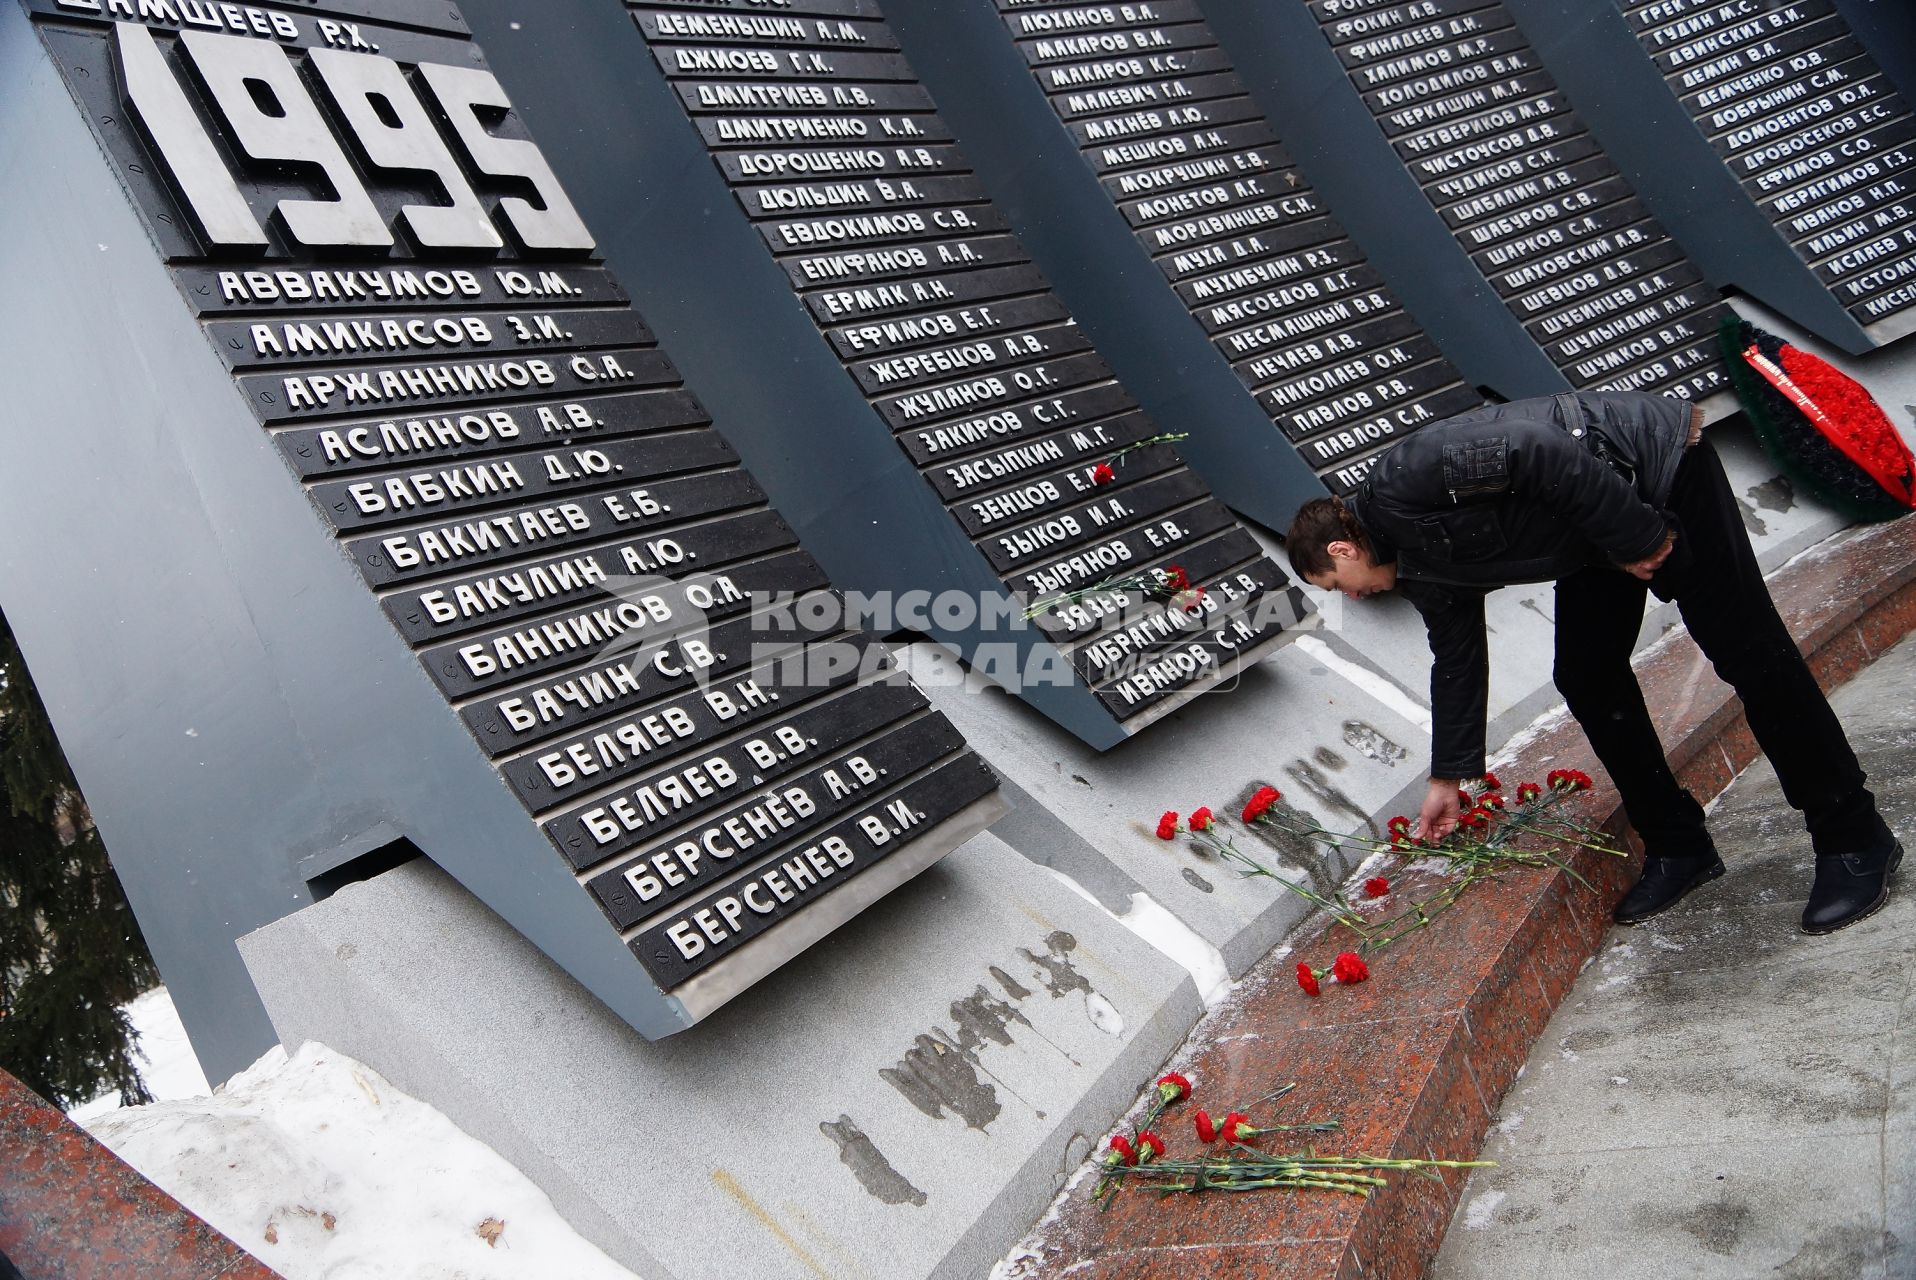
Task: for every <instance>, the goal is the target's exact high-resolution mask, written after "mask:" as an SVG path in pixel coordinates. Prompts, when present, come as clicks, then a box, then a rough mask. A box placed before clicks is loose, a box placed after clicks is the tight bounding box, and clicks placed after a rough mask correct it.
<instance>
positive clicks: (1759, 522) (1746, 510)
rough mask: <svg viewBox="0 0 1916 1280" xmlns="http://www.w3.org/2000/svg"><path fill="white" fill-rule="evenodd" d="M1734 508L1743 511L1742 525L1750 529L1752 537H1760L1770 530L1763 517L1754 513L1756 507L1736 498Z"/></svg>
mask: <svg viewBox="0 0 1916 1280" xmlns="http://www.w3.org/2000/svg"><path fill="white" fill-rule="evenodd" d="M1736 509H1737V510H1738V511H1740V512H1742V513H1743V527H1744V528H1745V529H1748V530H1749V531H1750V536H1751V537H1752V538H1760V537H1762V536H1763V535H1764V534H1766V533H1768V532H1769V531H1770V527H1769V526H1768V525H1766V524H1764V523H1763V517H1762V516H1759V515H1758V514H1756V508H1755V507H1753V506H1751V505H1750V504H1749V502H1747V501H1746V500H1744V499H1742V498H1738V499H1737V500H1736Z"/></svg>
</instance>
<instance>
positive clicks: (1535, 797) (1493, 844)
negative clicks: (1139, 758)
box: [1157, 769, 1621, 996]
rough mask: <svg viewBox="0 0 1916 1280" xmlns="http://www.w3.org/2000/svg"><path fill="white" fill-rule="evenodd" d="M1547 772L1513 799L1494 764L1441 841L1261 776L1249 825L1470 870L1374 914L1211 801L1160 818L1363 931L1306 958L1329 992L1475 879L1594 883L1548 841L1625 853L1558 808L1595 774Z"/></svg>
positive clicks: (1385, 889) (1165, 831)
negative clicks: (1533, 877) (1334, 824)
mask: <svg viewBox="0 0 1916 1280" xmlns="http://www.w3.org/2000/svg"><path fill="white" fill-rule="evenodd" d="M1545 781H1546V783H1547V784H1548V787H1549V789H1548V790H1547V791H1546V790H1545V789H1544V787H1542V786H1539V785H1538V784H1537V783H1535V782H1523V783H1519V784H1518V786H1517V790H1516V797H1517V798H1516V803H1515V804H1514V805H1512V804H1511V803H1510V802H1509V801H1507V800H1506V799H1505V798H1504V796H1503V793H1502V790H1501V783H1500V782H1499V780H1498V778H1497V777H1496V775H1495V774H1486V775H1485V776H1484V778H1483V779H1482V780H1481V782H1479V783H1474V784H1472V785H1473V786H1477V787H1479V788H1480V790H1479V791H1478V792H1477V794H1476V795H1474V796H1473V795H1472V794H1471V793H1470V792H1469V791H1464V790H1460V791H1459V792H1458V793H1457V794H1458V798H1459V801H1460V803H1462V804H1463V805H1464V806H1465V807H1464V809H1463V812H1461V813H1460V814H1459V815H1458V829H1457V830H1456V831H1454V832H1452V833H1451V834H1450V835H1448V836H1446V837H1444V838H1443V839H1442V840H1436V841H1426V840H1422V839H1418V838H1416V837H1413V836H1412V835H1411V820H1410V819H1409V818H1407V817H1404V816H1403V815H1401V814H1399V815H1397V816H1396V817H1393V818H1391V819H1390V821H1389V822H1387V823H1386V824H1385V832H1386V836H1387V838H1386V839H1376V838H1373V837H1368V836H1360V835H1347V834H1343V833H1339V832H1335V831H1331V830H1329V829H1327V828H1325V827H1323V826H1320V825H1319V824H1318V823H1316V822H1315V821H1313V820H1312V819H1311V818H1309V817H1308V816H1306V815H1304V814H1302V813H1300V812H1299V811H1297V810H1295V809H1291V808H1285V809H1281V810H1280V809H1278V808H1277V807H1276V806H1277V803H1278V801H1280V800H1281V799H1283V796H1282V794H1281V793H1280V792H1279V791H1278V790H1277V788H1275V787H1270V786H1260V787H1259V788H1258V789H1257V790H1256V792H1254V793H1253V794H1252V796H1251V798H1250V800H1249V802H1247V803H1246V804H1245V806H1244V811H1243V815H1242V816H1243V820H1244V822H1245V824H1246V825H1251V826H1255V825H1257V824H1260V823H1262V824H1263V825H1265V826H1267V827H1270V828H1271V829H1272V830H1274V831H1276V832H1279V833H1282V834H1284V835H1286V836H1290V837H1304V838H1307V839H1310V840H1315V841H1317V842H1318V843H1320V844H1324V845H1326V846H1328V847H1330V848H1332V849H1346V848H1348V849H1352V850H1356V851H1358V852H1360V853H1378V852H1383V851H1386V850H1391V851H1395V852H1397V853H1400V854H1404V855H1407V856H1408V857H1410V858H1412V859H1419V858H1425V859H1439V860H1442V861H1444V862H1446V863H1448V864H1449V865H1450V866H1451V867H1452V868H1454V869H1455V870H1456V871H1458V872H1461V874H1454V875H1452V876H1450V877H1449V878H1448V879H1447V881H1446V883H1445V884H1444V886H1443V887H1442V888H1441V889H1440V890H1439V891H1438V892H1437V893H1435V894H1433V895H1432V896H1430V897H1428V898H1425V899H1424V900H1422V901H1410V902H1409V903H1408V905H1407V906H1406V907H1405V908H1404V909H1403V910H1401V911H1399V912H1397V914H1395V915H1393V916H1390V917H1387V918H1384V919H1376V920H1372V919H1366V918H1365V917H1364V916H1363V915H1362V914H1361V913H1359V911H1358V910H1357V908H1356V907H1355V906H1353V905H1352V904H1351V902H1350V900H1349V899H1348V898H1346V897H1345V896H1344V893H1343V892H1342V891H1341V890H1340V891H1335V892H1332V893H1331V894H1330V895H1328V896H1326V895H1324V894H1321V893H1319V892H1317V890H1315V889H1313V888H1312V887H1310V885H1309V884H1308V883H1307V882H1304V881H1301V880H1293V879H1289V878H1287V877H1285V876H1282V875H1279V874H1278V873H1277V872H1276V871H1275V870H1273V869H1272V868H1270V867H1268V866H1266V865H1265V864H1264V863H1262V862H1260V861H1259V860H1258V859H1256V858H1255V857H1252V856H1251V855H1249V854H1247V853H1245V852H1243V851H1242V850H1240V849H1239V848H1238V847H1237V844H1236V842H1235V841H1234V840H1232V839H1231V838H1230V837H1228V836H1226V835H1224V834H1223V833H1222V832H1221V831H1220V830H1218V825H1217V821H1216V817H1215V815H1214V814H1212V812H1211V811H1210V809H1209V808H1208V807H1201V808H1199V809H1197V810H1196V811H1195V812H1193V813H1192V815H1191V822H1190V826H1189V827H1188V828H1186V827H1183V826H1180V825H1179V822H1178V815H1177V812H1176V811H1175V810H1172V811H1168V812H1166V813H1165V815H1164V816H1163V817H1162V818H1161V819H1159V821H1158V828H1157V834H1158V838H1159V839H1161V840H1172V839H1175V838H1176V837H1177V835H1178V834H1179V833H1180V832H1184V833H1187V834H1189V835H1190V836H1191V837H1192V838H1193V839H1194V840H1196V841H1197V842H1198V843H1199V844H1201V845H1203V846H1204V847H1205V848H1206V849H1208V850H1210V851H1211V852H1212V853H1214V854H1216V855H1217V856H1218V858H1219V860H1220V861H1223V862H1227V863H1231V864H1233V865H1235V866H1236V867H1237V869H1238V872H1239V873H1240V874H1241V875H1245V876H1263V877H1266V878H1269V879H1272V880H1276V881H1277V882H1278V883H1279V884H1281V885H1283V886H1284V887H1285V888H1286V889H1287V890H1289V891H1290V892H1292V893H1295V894H1297V895H1298V896H1299V897H1301V898H1304V899H1305V900H1306V901H1308V902H1311V903H1312V904H1314V905H1316V906H1319V907H1323V908H1324V909H1325V910H1326V911H1328V912H1329V913H1330V915H1331V917H1332V918H1333V919H1334V920H1335V921H1336V922H1337V923H1338V924H1339V925H1341V926H1343V927H1344V928H1346V929H1348V930H1349V931H1350V932H1351V933H1352V934H1354V935H1356V938H1357V947H1356V949H1355V950H1352V951H1346V952H1343V953H1342V954H1340V955H1339V956H1338V957H1337V958H1336V960H1335V961H1333V962H1332V964H1331V966H1330V967H1329V968H1327V969H1319V968H1315V967H1313V966H1312V965H1310V964H1308V963H1305V962H1299V963H1298V965H1297V971H1296V972H1297V985H1298V987H1299V989H1301V990H1302V991H1303V992H1304V993H1305V994H1306V995H1310V996H1318V995H1322V994H1323V985H1322V984H1323V980H1324V979H1325V978H1330V979H1332V980H1333V981H1335V982H1337V983H1339V984H1341V985H1346V986H1348V985H1352V984H1354V983H1359V982H1364V981H1367V980H1369V978H1370V976H1371V972H1370V965H1369V963H1368V961H1367V960H1366V959H1365V957H1367V956H1372V955H1375V954H1376V953H1377V952H1379V951H1382V950H1383V949H1384V948H1385V947H1388V946H1389V945H1390V944H1392V943H1393V942H1396V941H1398V940H1399V939H1400V938H1403V937H1404V936H1406V935H1407V934H1409V933H1410V932H1411V931H1413V930H1415V929H1421V928H1424V927H1426V926H1428V925H1429V924H1430V923H1431V921H1432V919H1433V918H1434V917H1435V916H1436V915H1437V914H1439V913H1440V912H1442V911H1443V910H1444V909H1445V908H1447V907H1449V906H1451V905H1452V904H1453V903H1455V902H1456V901H1457V899H1458V898H1459V897H1460V896H1462V894H1463V893H1464V892H1465V891H1467V890H1468V889H1469V888H1470V887H1471V886H1473V885H1475V884H1479V883H1481V882H1483V881H1485V880H1492V879H1495V878H1496V877H1497V876H1498V875H1500V874H1502V873H1503V872H1504V871H1505V870H1508V869H1510V868H1512V867H1546V866H1547V867H1555V868H1556V869H1558V870H1560V871H1563V872H1564V873H1566V874H1567V875H1569V876H1570V877H1571V878H1572V879H1573V880H1575V881H1576V882H1577V883H1579V884H1581V885H1583V886H1584V887H1586V888H1589V887H1590V885H1589V882H1588V881H1587V880H1585V879H1584V878H1583V877H1582V876H1581V875H1579V874H1578V873H1577V871H1576V870H1575V869H1574V868H1572V867H1571V866H1570V865H1569V864H1568V863H1566V862H1565V861H1563V859H1562V858H1561V857H1560V856H1558V854H1557V853H1555V852H1553V851H1552V849H1551V848H1550V847H1549V846H1551V845H1556V846H1561V845H1565V844H1569V845H1577V846H1581V847H1583V848H1587V849H1591V850H1594V851H1596V852H1599V853H1607V854H1611V855H1614V856H1620V854H1621V851H1620V850H1618V849H1617V848H1615V847H1614V846H1613V845H1612V844H1611V843H1610V842H1609V840H1608V838H1607V837H1605V836H1604V835H1603V833H1601V832H1599V831H1596V830H1594V829H1593V828H1591V827H1589V826H1588V825H1586V824H1584V823H1582V822H1580V821H1578V820H1576V819H1574V818H1572V817H1569V816H1567V815H1566V814H1564V813H1562V812H1559V811H1558V807H1559V806H1560V805H1561V804H1562V803H1563V802H1564V801H1565V800H1567V798H1568V797H1569V796H1571V795H1572V794H1574V793H1576V792H1579V791H1582V790H1585V789H1587V788H1589V787H1590V786H1591V785H1592V784H1591V778H1590V775H1589V774H1587V773H1584V772H1583V771H1582V770H1580V769H1553V770H1552V771H1551V772H1550V773H1549V775H1548V776H1547V778H1546V779H1545ZM1525 841H1528V842H1529V843H1525ZM1540 846H1541V847H1540ZM1363 888H1364V895H1365V896H1366V897H1367V898H1373V899H1374V898H1381V897H1384V896H1385V895H1387V894H1388V893H1389V892H1390V881H1389V880H1388V879H1387V878H1385V877H1383V876H1372V877H1370V878H1369V879H1367V880H1365V881H1364V886H1363Z"/></svg>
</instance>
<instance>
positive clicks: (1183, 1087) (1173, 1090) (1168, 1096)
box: [1158, 1071, 1191, 1102]
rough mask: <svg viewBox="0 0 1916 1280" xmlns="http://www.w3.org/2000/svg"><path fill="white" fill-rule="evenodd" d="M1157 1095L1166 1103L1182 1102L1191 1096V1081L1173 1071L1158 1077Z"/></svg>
mask: <svg viewBox="0 0 1916 1280" xmlns="http://www.w3.org/2000/svg"><path fill="white" fill-rule="evenodd" d="M1158 1095H1159V1096H1160V1097H1162V1098H1163V1099H1164V1100H1165V1101H1166V1102H1182V1101H1184V1099H1186V1098H1188V1097H1190V1096H1191V1081H1190V1078H1189V1077H1187V1076H1182V1075H1179V1074H1178V1073H1177V1072H1175V1071H1171V1072H1167V1073H1165V1074H1164V1075H1161V1076H1159V1077H1158Z"/></svg>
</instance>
